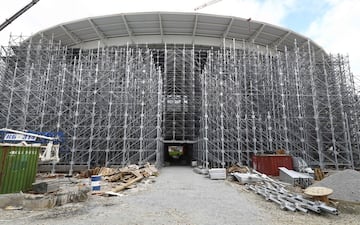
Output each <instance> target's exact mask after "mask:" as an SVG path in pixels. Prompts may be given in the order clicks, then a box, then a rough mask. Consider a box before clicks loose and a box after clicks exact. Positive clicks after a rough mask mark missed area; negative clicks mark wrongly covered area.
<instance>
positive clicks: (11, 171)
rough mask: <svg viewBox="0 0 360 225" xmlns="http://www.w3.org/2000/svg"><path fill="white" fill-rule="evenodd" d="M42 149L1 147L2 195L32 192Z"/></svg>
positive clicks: (0, 174)
mask: <svg viewBox="0 0 360 225" xmlns="http://www.w3.org/2000/svg"><path fill="white" fill-rule="evenodd" d="M39 150H40V147H33V146H16V145H7V144H1V145H0V194H5V193H16V192H20V191H27V190H30V189H31V187H32V183H33V182H34V181H35V177H36V171H37V165H38V159H39Z"/></svg>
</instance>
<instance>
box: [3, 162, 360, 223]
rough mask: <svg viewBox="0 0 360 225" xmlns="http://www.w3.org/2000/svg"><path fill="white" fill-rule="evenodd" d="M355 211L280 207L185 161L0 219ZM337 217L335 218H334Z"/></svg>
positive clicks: (191, 219) (281, 219)
mask: <svg viewBox="0 0 360 225" xmlns="http://www.w3.org/2000/svg"><path fill="white" fill-rule="evenodd" d="M358 219H360V218H359V216H358V215H357V216H355V215H340V216H332V215H327V216H319V215H315V214H302V213H300V212H296V213H293V212H286V211H282V210H280V209H279V208H278V206H277V205H276V204H274V203H270V202H266V201H265V200H264V199H262V198H261V197H259V196H257V195H255V194H254V193H249V192H246V191H244V189H243V188H241V186H239V185H237V184H233V183H230V182H228V181H222V180H210V179H208V178H205V177H203V176H202V175H199V174H196V173H194V172H193V171H192V170H191V168H189V167H165V168H162V169H161V175H160V176H159V177H157V178H156V182H155V183H153V184H149V185H143V186H139V188H136V189H131V190H128V191H127V194H126V195H125V196H122V197H100V196H91V198H90V199H89V200H88V201H87V202H84V203H77V204H67V205H64V206H61V207H57V208H54V209H51V210H47V211H26V210H21V211H11V212H10V211H1V212H0V224H86V225H90V224H154V225H155V224H156V225H159V224H194V225H195V224H199V225H200V224H214V225H215V224H216V225H218V224H255V225H256V224H307V225H309V224H344V222H346V224H356V223H355V222H357V221H358ZM340 222H341V223H340Z"/></svg>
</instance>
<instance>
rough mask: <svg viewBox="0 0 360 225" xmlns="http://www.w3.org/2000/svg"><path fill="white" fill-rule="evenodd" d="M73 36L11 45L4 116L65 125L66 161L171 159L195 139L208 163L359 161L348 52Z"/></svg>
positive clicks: (7, 122) (29, 126) (25, 126)
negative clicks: (74, 39)
mask: <svg viewBox="0 0 360 225" xmlns="http://www.w3.org/2000/svg"><path fill="white" fill-rule="evenodd" d="M224 46H226V47H222V48H203V47H201V46H196V45H193V46H188V45H183V46H180V45H166V44H164V45H156V46H151V45H149V46H132V45H128V46H113V47H98V48H96V49H87V50H86V49H78V48H68V47H67V46H66V45H62V44H61V43H60V42H56V41H53V40H49V39H46V38H42V39H39V40H36V41H32V39H26V40H21V39H19V40H18V39H16V38H15V37H14V38H12V39H11V40H10V42H9V46H7V47H3V48H2V58H1V59H2V61H3V62H2V63H1V64H0V68H1V69H0V127H6V128H11V129H16V130H36V131H51V132H63V133H64V137H65V141H64V144H62V146H63V147H62V149H60V155H61V161H60V163H59V164H64V165H68V166H69V168H70V169H69V170H70V173H72V171H73V167H74V166H75V165H86V166H87V167H89V168H90V167H92V166H112V165H127V164H130V163H138V164H140V165H143V164H144V163H146V162H148V161H150V162H156V163H157V164H158V165H161V163H162V162H163V153H164V149H163V148H164V143H180V144H181V143H187V144H191V145H192V146H193V147H192V158H193V159H194V160H197V161H199V162H200V163H201V164H202V165H203V166H205V167H225V166H228V165H231V164H235V163H239V164H244V165H250V164H251V157H252V155H254V154H260V153H274V152H275V151H276V150H279V149H282V150H284V151H285V152H286V153H288V154H290V155H293V156H299V157H302V158H303V159H304V160H305V161H306V162H307V163H308V164H309V165H311V166H319V167H321V168H324V167H333V168H336V169H338V168H354V167H355V166H359V164H360V150H359V134H358V131H359V121H358V120H359V115H358V110H359V102H358V95H357V90H356V89H355V83H354V77H353V74H352V73H351V71H350V66H349V62H348V58H347V57H344V56H342V55H325V54H323V55H321V54H316V52H315V51H314V49H313V48H312V45H311V44H310V43H308V44H302V45H301V46H298V45H297V43H296V41H295V40H294V45H293V46H288V48H285V49H282V50H281V51H280V50H277V49H276V46H272V47H270V46H269V47H264V46H257V45H254V44H251V43H248V42H235V41H234V42H233V43H225V41H224Z"/></svg>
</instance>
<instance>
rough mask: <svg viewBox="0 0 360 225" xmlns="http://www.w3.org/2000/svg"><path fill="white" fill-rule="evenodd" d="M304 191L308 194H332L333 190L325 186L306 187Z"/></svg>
mask: <svg viewBox="0 0 360 225" xmlns="http://www.w3.org/2000/svg"><path fill="white" fill-rule="evenodd" d="M304 193H305V194H307V195H310V196H326V195H330V194H332V193H333V190H332V189H330V188H326V187H308V188H306V189H305V191H304Z"/></svg>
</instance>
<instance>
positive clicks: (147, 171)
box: [77, 163, 159, 195]
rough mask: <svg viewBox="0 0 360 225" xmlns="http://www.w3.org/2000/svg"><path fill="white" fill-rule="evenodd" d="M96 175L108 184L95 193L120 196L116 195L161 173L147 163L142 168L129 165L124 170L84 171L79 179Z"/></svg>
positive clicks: (97, 169) (102, 169) (96, 169)
mask: <svg viewBox="0 0 360 225" xmlns="http://www.w3.org/2000/svg"><path fill="white" fill-rule="evenodd" d="M94 175H98V176H101V177H102V181H106V182H108V183H107V184H105V183H103V188H102V191H95V192H93V193H95V194H98V195H118V194H116V193H117V192H120V191H123V190H125V189H127V188H132V187H134V186H133V185H134V184H136V183H137V182H140V181H141V180H143V179H144V178H148V177H152V176H158V175H159V172H158V170H157V169H156V167H155V166H154V165H151V164H148V163H147V164H145V166H144V167H142V168H140V167H139V166H138V165H129V166H126V167H123V168H107V167H102V168H99V167H97V168H95V169H91V170H86V171H83V172H82V173H80V174H79V175H78V176H77V177H79V178H89V177H91V176H94ZM109 186H110V187H109Z"/></svg>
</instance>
